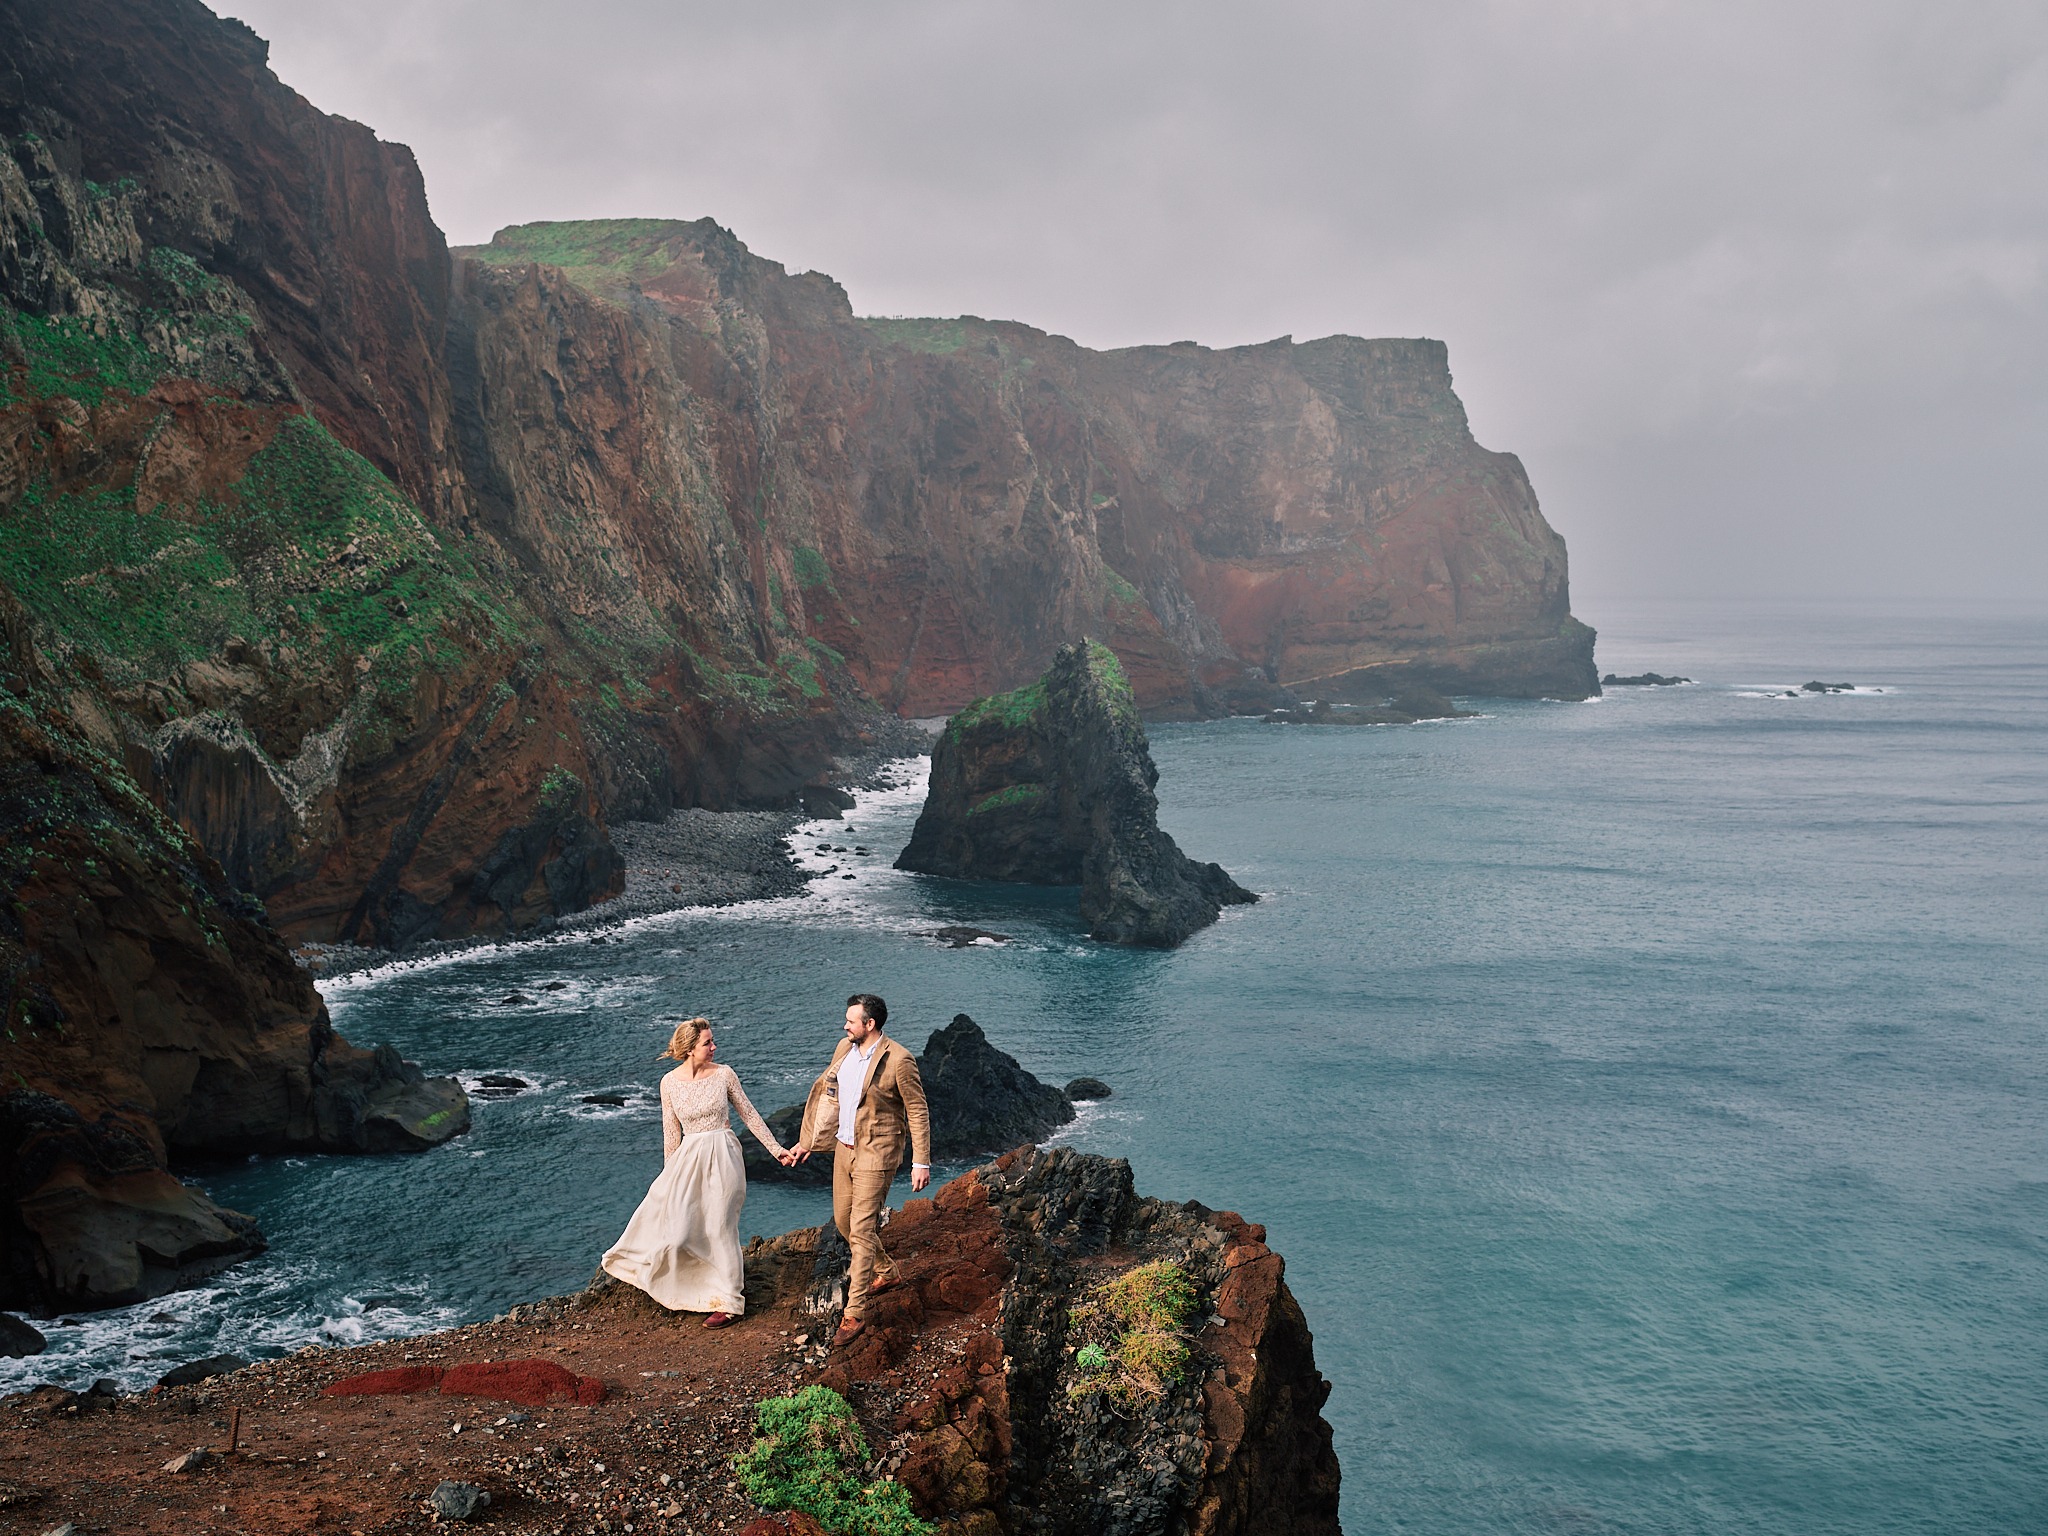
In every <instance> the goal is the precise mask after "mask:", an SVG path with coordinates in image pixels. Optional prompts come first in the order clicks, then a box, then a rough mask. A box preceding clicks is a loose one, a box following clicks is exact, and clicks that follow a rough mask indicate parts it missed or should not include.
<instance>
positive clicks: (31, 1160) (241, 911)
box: [0, 593, 469, 1309]
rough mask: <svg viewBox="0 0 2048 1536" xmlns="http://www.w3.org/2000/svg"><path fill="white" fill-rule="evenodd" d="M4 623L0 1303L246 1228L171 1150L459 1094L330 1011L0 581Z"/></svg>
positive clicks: (396, 1122) (63, 1292)
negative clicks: (101, 735) (190, 1180)
mask: <svg viewBox="0 0 2048 1536" xmlns="http://www.w3.org/2000/svg"><path fill="white" fill-rule="evenodd" d="M0 629H4V632H5V638H6V640H7V642H8V644H7V646H6V648H5V650H4V651H0V668H4V670H0V883H4V885H5V886H6V888H7V890H8V893H9V898H10V899H9V900H8V902H7V904H6V906H5V907H4V908H0V1004H4V1010H5V1035H4V1038H0V1078H4V1080H5V1086H4V1088H0V1180H4V1185H0V1306H23V1307H31V1308H42V1309H55V1308H60V1307H61V1308H67V1309H71V1308H84V1307H94V1306H112V1305H117V1304H120V1303H124V1302H132V1301H137V1300H141V1299H142V1298H144V1297H146V1296H150V1295H154V1294H156V1293H158V1292H160V1291H164V1290H168V1289H171V1288H174V1287H176V1286H178V1285H181V1284H184V1283H186V1282H188V1281H190V1280H191V1279H193V1278H194V1277H196V1276H198V1275H202V1274H205V1273H207V1272H209V1271H210V1270H212V1269H214V1268H218V1267H219V1266H220V1265H222V1264H225V1263H230V1262H232V1261H234V1260H235V1259H238V1258H242V1257H246V1256H247V1255H249V1254H251V1253H255V1252H257V1251H260V1250H261V1248H262V1246H263V1238H262V1234H261V1233H260V1232H258V1231H257V1229H256V1225H255V1223H254V1222H252V1221H251V1220H249V1218H247V1217H246V1216H242V1215H239V1214H237V1213H236V1212H234V1211H229V1210H225V1209H223V1208H221V1207H220V1206H218V1205H216V1204H214V1202H213V1201H211V1200H210V1199H208V1198H207V1197H206V1196H205V1195H204V1194H203V1193H201V1192H200V1191H199V1190H197V1189H194V1188H192V1187H190V1186H188V1185H186V1184H184V1183H182V1182H181V1181H180V1180H179V1179H178V1178H177V1177H176V1176H175V1175H174V1174H173V1173H172V1172H171V1171H170V1162H171V1160H172V1159H173V1158H176V1157H190V1156H199V1155H222V1154H229V1153H242V1152H255V1151H276V1152H282V1151H326V1152H389V1151H403V1150H412V1149H418V1148H423V1147H428V1146H432V1145H435V1144H437V1143H439V1142H442V1141H445V1140H447V1139H448V1138H449V1137H450V1136H453V1135H456V1134H457V1133H459V1132H461V1131H463V1130H466V1129H467V1128H468V1125H469V1105H468V1101H467V1099H466V1098H465V1097H464V1095H463V1092H462V1089H461V1087H460V1086H459V1085H458V1084H456V1083H455V1082H454V1081H453V1080H452V1079H449V1078H431V1079H430V1078H426V1077H424V1076H423V1075H422V1074H421V1072H420V1070H419V1069H418V1068H417V1067H415V1066H412V1065H410V1064H409V1063H407V1062H405V1061H402V1060H401V1059H400V1058H399V1057H398V1055H397V1053H396V1052H394V1051H392V1050H390V1049H389V1048H383V1049H379V1050H375V1051H370V1050H362V1049H358V1048H357V1047H355V1046H352V1045H350V1044H349V1043H348V1042H347V1041H345V1040H343V1039H341V1038H340V1037H339V1036H337V1035H336V1034H335V1033H334V1031H333V1029H332V1027H331V1026H330V1025H329V1023H328V1019H327V1009H326V1005H325V1004H324V1003H322V1002H321V1000H320V994H319V993H318V992H316V991H315V990H314V988H313V984H312V981H311V979H310V978H309V977H308V976H307V974H306V972H305V971H304V970H302V969H301V968H300V967H299V966H298V965H297V964H296V963H295V962H294V961H293V959H292V957H291V954H290V952H289V951H288V950H287V949H286V948H285V945H284V943H283V942H282V941H281V940H280V939H279V938H278V936H277V934H276V932H275V931H274V930H272V928H271V927H270V926H269V924H268V923H266V922H265V921H264V919H263V911H262V908H261V906H260V905H258V904H256V903H255V902H253V901H252V900H251V899H250V898H249V897H247V896H246V895H244V894H242V893H241V892H238V891H236V890H235V889H234V887H233V886H232V884H231V883H230V882H229V881H228V880H227V878H226V877H225V876H224V875H223V873H222V871H221V868H220V866H219V864H218V863H216V862H215V861H214V860H213V859H212V858H211V857H209V856H208V855H207V853H206V852H205V851H204V850H203V849H202V848H200V847H199V846H198V845H197V844H196V843H194V841H193V840H192V838H191V837H190V836H189V835H188V834H187V833H186V832H185V831H184V829H183V828H181V827H179V826H178V825H177V824H176V823H175V822H174V821H172V820H171V819H170V818H169V817H168V816H166V815H165V814H164V813H163V811H162V810H161V809H160V808H159V807H157V806H156V805H155V804H153V803H152V802H151V801H150V800H149V799H148V797H147V796H145V795H143V794H142V793H141V792H140V791H139V790H138V789H137V788H136V787H135V785H134V782H133V781H132V780H131V779H130V778H129V777H128V776H127V775H126V774H124V773H123V772H122V771H121V770H120V766H119V764H118V763H117V762H116V761H114V760H113V759H111V758H110V757H108V756H107V755H106V754H105V753H104V752H102V751H100V750H99V749H98V748H97V747H95V746H94V745H93V744H92V743H91V742H90V741H88V740H87V739H85V737H84V736H82V735H81V734H80V733H79V732H78V731H77V730H76V729H75V728H74V727H73V726H72V724H71V722H70V718H69V715H68V714H67V713H66V711H65V710H64V709H63V708H62V707H61V706H60V705H59V704H58V703H57V702H55V701H54V700H53V698H52V694H53V691H54V690H53V687H52V686H51V684H52V679H50V678H49V676H48V675H47V673H46V671H45V670H44V668H43V664H42V662H41V660H40V658H39V657H38V655H37V653H36V649H35V647H34V646H33V645H32V644H31V642H30V636H29V630H28V625H27V621H26V618H25V616H24V615H23V614H22V613H21V612H20V610H19V609H18V608H15V607H14V606H13V605H12V604H11V603H9V602H8V601H7V600H6V597H5V594H4V593H0Z"/></svg>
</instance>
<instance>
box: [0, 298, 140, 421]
mask: <svg viewBox="0 0 2048 1536" xmlns="http://www.w3.org/2000/svg"><path fill="white" fill-rule="evenodd" d="M0 325H5V326H6V327H7V328H8V329H9V330H11V331H12V332H13V333H14V338H15V340H16V341H17V342H19V343H20V345H21V350H22V353H23V355H24V356H25V357H26V358H27V360H28V366H27V368H26V369H25V370H23V371H22V373H21V374H20V375H19V381H18V384H17V385H14V386H10V387H9V396H10V397H11V398H22V399H29V400H55V399H67V398H68V399H72V400H76V401H77V402H78V403H79V404H81V405H85V406H95V405H98V404H99V403H100V402H101V401H102V400H104V399H105V398H106V397H107V396H108V395H109V394H110V393H115V392H121V393H126V394H131V395H144V394H147V393H149V388H150V386H151V385H152V384H154V383H156V381H157V380H158V379H159V378H160V377H162V375H163V372H164V363H163V360H162V359H161V358H159V357H157V356H156V355H155V354H154V353H152V352H151V351H150V350H149V348H147V347H145V346H144V345H143V344H142V343H141V342H139V341H137V340H136V339H135V338H134V337H133V336H129V335H125V334H122V333H119V332H117V331H114V330H113V329H111V328H110V327H107V326H106V325H105V324H104V322H95V321H91V320H82V319H79V318H78V317H76V316H73V315H24V314H18V313H14V312H12V311H5V310H0Z"/></svg>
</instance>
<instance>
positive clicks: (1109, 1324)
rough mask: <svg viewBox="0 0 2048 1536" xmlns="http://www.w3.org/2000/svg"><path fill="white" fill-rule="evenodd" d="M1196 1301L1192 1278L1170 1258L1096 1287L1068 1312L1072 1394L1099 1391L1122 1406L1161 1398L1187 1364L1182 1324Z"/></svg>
mask: <svg viewBox="0 0 2048 1536" xmlns="http://www.w3.org/2000/svg"><path fill="white" fill-rule="evenodd" d="M1198 1300H1199V1296H1198V1293H1197V1291H1196V1288H1195V1281H1194V1277H1193V1276H1191V1275H1190V1274H1189V1273H1188V1272H1187V1271H1186V1270H1185V1269H1183V1268H1181V1266H1180V1265H1178V1264H1175V1263H1173V1262H1172V1261H1171V1260H1167V1259H1161V1260H1157V1261H1155V1262H1153V1263H1150V1264H1140V1265H1139V1266H1138V1267H1137V1268H1136V1269H1133V1270H1130V1271H1127V1272H1126V1273H1124V1274H1121V1275H1119V1276H1117V1278H1116V1279H1114V1280H1111V1281H1108V1282H1106V1283H1104V1284H1102V1285H1098V1286H1097V1287H1095V1289H1094V1290H1093V1291H1091V1292H1090V1293H1089V1296H1088V1299H1087V1300H1086V1301H1085V1302H1083V1303H1082V1304H1081V1305H1080V1306H1078V1307H1076V1308H1074V1309H1073V1310H1072V1311H1071V1312H1069V1313H1068V1314H1067V1323H1068V1326H1069V1327H1070V1328H1071V1329H1072V1330H1073V1331H1074V1334H1075V1335H1076V1336H1077V1337H1078V1338H1079V1339H1080V1341H1081V1342H1080V1344H1079V1346H1078V1347H1077V1348H1076V1349H1075V1351H1074V1369H1075V1371H1076V1372H1077V1374H1078V1378H1079V1379H1078V1380H1076V1381H1075V1382H1074V1383H1073V1385H1072V1386H1070V1387H1069V1388H1068V1389H1067V1390H1068V1395H1069V1396H1074V1397H1083V1396H1086V1395H1087V1394H1089V1393H1091V1392H1104V1393H1107V1394H1108V1395H1109V1398H1110V1400H1111V1401H1112V1402H1114V1403H1116V1404H1117V1405H1118V1406H1120V1407H1123V1408H1135V1407H1137V1406H1138V1405H1139V1404H1141V1403H1144V1402H1148V1401H1150V1400H1152V1399H1155V1398H1159V1397H1162V1396H1164V1395H1165V1393H1166V1391H1167V1389H1168V1388H1170V1387H1171V1386H1172V1385H1173V1384H1174V1383H1175V1382H1177V1381H1179V1380H1180V1379H1181V1378H1182V1377H1183V1376H1184V1375H1185V1374H1186V1373H1187V1367H1188V1359H1189V1350H1188V1342H1187V1338H1186V1335H1185V1333H1184V1331H1183V1330H1184V1328H1185V1325H1186V1324H1187V1321H1188V1319H1189V1318H1191V1317H1193V1316H1194V1312H1195V1307H1196V1304H1197V1302H1198Z"/></svg>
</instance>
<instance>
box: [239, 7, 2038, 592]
mask: <svg viewBox="0 0 2048 1536" xmlns="http://www.w3.org/2000/svg"><path fill="white" fill-rule="evenodd" d="M227 9H228V10H229V12H230V13H231V14H236V15H239V16H241V17H242V18H243V19H244V20H246V21H248V22H249V23H250V24H251V25H252V26H254V27H255V28H256V30H257V31H258V32H260V33H261V34H263V35H264V36H265V37H267V38H269V39H270V40H271V43H272V51H271V60H272V64H273V66H274V68H275V69H276V70H277V72H278V74H279V75H280V76H282V77H283V78H284V79H285V80H286V81H287V82H288V83H290V84H291V85H293V86H295V87H297V88H298V89H299V90H300V91H302V92H304V93H305V95H306V96H308V97H309V98H310V99H311V100H312V101H313V102H314V103H315V104H316V105H318V106H320V107H323V108H325V109H326V110H328V111H331V112H339V113H341V114H343V115H345V116H348V117H354V118H357V119H360V120H361V121H363V122H366V123H369V124H370V125H371V126H373V127H374V128H376V129H377V131H378V132H379V133H380V134H382V135H383V136H384V137H385V138H387V139H394V140H398V141H400V142H403V143H406V144H409V145H411V146H412V148H413V149H414V151H415V152H416V153H417V154H418V156H419V159H420V162H421V164H422V166H423V167H424V169H425V172H426V178H427V189H428V194H429V196H430V197H431V199H432V202H433V208H434V213H435V217H436V218H437V219H438V220H439V222H440V223H441V226H442V227H443V228H444V229H445V230H446V231H447V232H448V234H449V237H450V239H451V240H454V241H457V242H471V241H481V240H484V239H487V238H488V237H489V236H490V234H491V232H492V231H493V230H495V229H497V228H498V227H500V226H501V225H505V224H512V223H521V222H525V221H528V220H533V219H560V218H585V217H599V216H615V215H654V216H674V217H680V218H697V217H700V216H703V215H706V214H708V215H710V216H712V217H713V218H716V219H717V220H718V221H719V222H720V223H722V224H725V225H727V226H728V227H730V228H732V229H733V230H734V231H735V232H737V233H738V235H739V236H740V238H741V239H742V240H744V241H745V242H746V243H747V244H748V245H749V246H750V247H752V248H753V249H754V250H755V251H757V252H759V253H761V254H762V255H764V256H767V257H769V258H771V259H773V260H777V261H780V262H783V263H785V264H786V265H788V266H789V267H790V269H791V270H792V271H801V270H804V269H806V268H813V267H815V268H817V269H819V270H822V271H825V272H829V273H831V274H832V275H833V276H834V277H836V278H838V279H839V280H840V281H841V282H842V283H844V284H845V285H846V287H847V289H848V291H849V292H850V293H851V295H852V297H853V303H854V307H855V309H856V310H857V311H858V312H860V313H862V314H919V315H953V314H960V313H969V314H979V315H985V316H990V317H999V318H1004V319H1017V320H1024V321H1028V322H1030V323H1032V324H1034V325H1039V326H1043V327H1044V328H1046V329H1048V330H1052V331H1058V332H1062V333H1064V334H1066V335H1069V336H1072V337H1074V338H1075V339H1076V340H1079V341H1081V342H1084V343H1086V344H1088V345H1091V346H1118V345H1124V344H1128V343H1133V342H1147V341H1174V340H1179V339H1182V338H1190V339H1193V340H1197V341H1201V342H1205V343H1208V344H1210V345H1214V346H1231V345H1236V344H1239V343H1244V342H1254V341H1263V340H1267V339H1270V338H1272V337H1274V336H1279V335H1283V334H1291V335H1293V336H1294V337H1296V338H1297V339H1299V340H1306V339H1308V338H1310V337H1313V336H1321V335H1326V334H1328V333H1330V332H1333V331H1341V332H1350V333H1352V334H1357V335H1365V336H1435V337H1440V338H1442V339H1443V340H1445V341H1447V342H1448V343H1449V344H1450V350H1451V366H1452V369H1453V371H1454V373H1455V374H1456V376H1457V383H1458V389H1459V393H1460V394H1461V395H1462V397H1463V398H1464V400H1465V403H1466V406H1467V408H1468V410H1469V411H1470V412H1471V416H1472V422H1473V428H1474V430H1475V432H1476V433H1477V435H1478V437H1479V440H1480V441H1481V442H1483V443H1485V444H1486V445H1487V446H1488V447H1492V448H1501V449H1509V450H1512V451H1514V452H1516V453H1519V454H1520V455H1522V457H1523V459H1524V461H1525V462H1526V463H1527V464H1528V466H1529V470H1530V473H1531V475H1532V477H1533V478H1534V480H1535V483H1536V489H1537V493H1538V495H1539V496H1540V497H1541V498H1542V500H1543V505H1544V508H1545V511H1546V513H1547V514H1548V516H1549V517H1550V520H1551V521H1552V522H1553V523H1554V524H1555V525H1556V526H1557V527H1558V528H1559V529H1561V530H1562V531H1563V532H1564V534H1565V535H1566V537H1567V538H1568V539H1569V541H1570V544H1571V554H1572V569H1573V582H1574V588H1575V592H1576V593H1577V594H1578V596H1579V598H1580V602H1579V604H1578V606H1579V607H1580V609H1581V611H1585V610H1586V609H1587V606H1588V602H1589V601H1590V602H1593V603H1594V604H1595V605H1596V606H1597V602H1598V601H1599V600H1601V599H1609V600H1618V599H1621V598H1624V597H1629V596H1645V597H1658V596H1697V597H1759V598H1776V597H1784V596H1815V597H1822V598H1831V599H1845V600H1862V599H1885V600H1897V599H1900V598H1904V597H1927V598H1934V599H1938V600H1947V601H1954V600H1956V599H1986V600H2003V601H2012V600H2019V601H2023V602H2030V603H2048V491H2044V489H2043V486H2044V479H2043V466H2042V459H2043V457H2044V450H2048V5H2044V4H2043V3H2042V0H1947V3H1944V4H1939V5H1935V4H1929V3H1927V0H1812V3H1801V0H1764V3H1752V0H1688V3H1654V0H1642V3H1629V0H1494V3H1483V0H1482V3H1468V0H1403V3H1396V4H1379V3H1367V0H1350V3H1344V0H1330V3H1320V4H1307V3H1275V0H1261V3H1259V4H1256V5H1252V4H1246V5H1219V4H1203V3H1181V4H1175V5H1166V4H1147V3H1133V0H1115V3H1103V0H1090V3H1085V4H1070V3H1066V0H1029V3H1022V0H1019V3H1004V4H995V3H976V0H866V3H844V0H842V3H839V4H818V3H810V0H777V3H764V0H724V3H721V4H716V5H702V4H695V3H682V0H576V3H567V0H489V3H485V0H350V3H349V4H347V5H336V4H333V3H331V0H228V4H227ZM1592 616H1593V617H1594V618H1595V619H1596V620H1597V617H1598V615H1597V612H1595V613H1594V614H1593V615H1592Z"/></svg>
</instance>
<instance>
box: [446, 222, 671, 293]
mask: <svg viewBox="0 0 2048 1536" xmlns="http://www.w3.org/2000/svg"><path fill="white" fill-rule="evenodd" d="M689 230H690V226H689V225H688V224H686V223H683V222H682V221H681V220H678V219H572V220H564V221H561V222H548V223H541V224H514V225H511V226H510V227H508V228H505V229H501V230H499V231H498V232H497V233H496V234H495V235H493V236H491V243H490V244H489V245H480V246H475V247H472V248H471V249H470V250H469V252H468V254H470V255H471V256H474V257H475V258H476V259H477V260H478V261H482V262H488V263H489V264H490V265H492V266H498V267H510V266H523V265H525V264H526V263H527V262H530V261H537V262H540V263H542V264H544V265H546V266H550V267H560V268H561V269H562V270H563V271H564V272H565V273H566V274H568V278H569V281H570V282H572V283H574V284H575V285H576V286H577V287H579V288H582V289H585V290H587V291H588V292H591V293H595V294H597V295H599V296H600V297H604V298H614V297H617V296H618V295H620V294H622V293H623V292H625V290H627V289H628V288H631V287H633V286H635V285H638V284H640V283H645V282H647V281H648V280H650V279H652V278H656V277H659V276H660V275H661V274H662V273H664V272H666V271H667V270H668V269H669V268H670V267H672V266H674V265H675V264H676V261H677V259H678V258H679V257H680V256H681V255H682V253H683V250H684V249H685V248H686V246H687V244H688V238H689Z"/></svg>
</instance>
